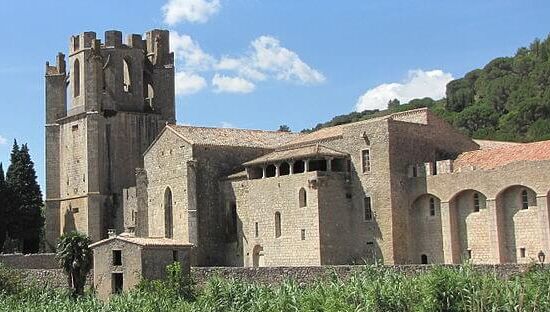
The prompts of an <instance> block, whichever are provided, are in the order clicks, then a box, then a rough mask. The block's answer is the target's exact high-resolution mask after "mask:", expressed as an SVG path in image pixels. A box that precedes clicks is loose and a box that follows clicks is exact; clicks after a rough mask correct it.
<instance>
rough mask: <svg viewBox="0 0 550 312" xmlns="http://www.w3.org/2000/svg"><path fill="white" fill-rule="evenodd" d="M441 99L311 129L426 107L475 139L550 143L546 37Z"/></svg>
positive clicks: (453, 85) (394, 105)
mask: <svg viewBox="0 0 550 312" xmlns="http://www.w3.org/2000/svg"><path fill="white" fill-rule="evenodd" d="M446 96H447V97H446V99H442V100H439V101H434V100H432V99H430V98H424V99H416V100H412V101H410V102H409V103H407V104H401V105H400V104H399V103H398V102H395V101H390V103H388V107H389V108H388V109H387V110H383V111H378V110H374V111H364V112H353V113H350V114H347V115H341V116H337V117H334V118H333V119H332V120H331V121H329V122H326V123H321V124H318V125H317V126H316V127H315V128H313V129H305V130H304V131H305V132H308V131H312V130H317V129H320V128H324V127H329V126H334V125H339V124H345V123H349V122H354V121H359V120H364V119H368V118H373V117H378V116H382V115H386V114H389V113H393V112H398V111H404V110H409V109H413V108H419V107H430V108H431V109H432V110H433V111H434V112H435V113H437V114H438V115H440V116H442V117H443V118H445V119H446V120H447V121H449V122H450V123H452V124H453V125H454V126H455V127H457V128H458V129H460V130H461V131H463V132H464V133H466V134H468V135H470V136H472V137H473V138H477V139H491V140H505V141H537V140H547V139H550V36H549V37H548V38H547V39H546V40H543V41H541V40H538V39H537V40H535V41H534V42H533V43H531V45H530V46H529V47H528V48H525V47H524V48H520V49H518V51H517V52H516V54H515V55H514V56H513V57H499V58H496V59H494V60H492V61H491V62H489V64H487V65H486V66H485V67H484V68H482V69H476V70H473V71H471V72H469V73H467V74H466V75H465V76H464V77H463V78H460V79H456V80H453V81H451V82H450V83H449V84H447V90H446Z"/></svg>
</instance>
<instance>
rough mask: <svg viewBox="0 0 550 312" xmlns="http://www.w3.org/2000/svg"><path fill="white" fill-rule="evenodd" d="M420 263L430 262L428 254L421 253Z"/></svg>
mask: <svg viewBox="0 0 550 312" xmlns="http://www.w3.org/2000/svg"><path fill="white" fill-rule="evenodd" d="M420 263H422V264H428V256H426V255H421V256H420Z"/></svg>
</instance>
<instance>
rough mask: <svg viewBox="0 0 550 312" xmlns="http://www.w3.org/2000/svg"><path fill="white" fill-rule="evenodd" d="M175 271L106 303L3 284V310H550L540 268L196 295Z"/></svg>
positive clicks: (548, 282)
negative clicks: (503, 274) (504, 274)
mask: <svg viewBox="0 0 550 312" xmlns="http://www.w3.org/2000/svg"><path fill="white" fill-rule="evenodd" d="M171 270H173V273H174V274H173V275H172V277H171V278H168V279H167V280H166V281H162V282H144V283H142V285H141V286H140V287H138V288H137V289H136V290H134V291H132V292H130V293H127V294H123V295H118V296H115V297H113V299H111V300H110V301H109V302H106V303H103V302H101V301H99V300H98V299H96V298H95V297H94V296H93V294H92V293H89V294H87V295H85V296H84V297H78V298H73V297H71V295H70V293H69V292H67V291H63V290H52V289H40V288H36V287H34V288H27V289H22V290H19V291H18V292H15V293H13V292H11V293H10V292H7V293H5V292H4V293H3V292H2V289H1V288H0V293H3V294H0V311H211V312H214V311H220V312H221V311H262V312H264V311H265V312H270V311H273V312H275V311H277V312H279V311H338V312H345V311H549V310H550V270H548V269H541V268H540V267H536V266H533V268H532V269H531V270H529V271H528V272H526V273H524V274H522V275H518V276H515V277H512V278H510V279H508V280H504V279H499V278H498V277H496V275H494V274H490V273H479V272H478V271H475V270H474V269H473V268H472V267H470V266H463V267H460V268H448V267H436V268H434V269H433V270H431V271H430V272H428V273H423V274H419V275H416V276H405V275H403V274H401V273H397V272H395V271H394V270H392V269H387V268H384V267H366V268H365V269H364V270H363V271H360V272H358V273H357V274H355V275H354V276H352V277H351V278H349V279H346V280H343V279H340V278H339V277H338V276H336V275H335V274H333V275H332V276H329V277H328V278H325V279H323V280H320V281H318V282H314V283H311V284H309V285H299V284H297V283H296V282H293V281H287V282H285V283H283V284H281V285H279V286H265V285H259V284H253V283H246V282H239V281H235V280H225V279H220V278H213V279H211V280H209V281H208V282H207V284H206V285H205V286H204V287H203V288H201V289H195V290H194V294H193V293H190V292H189V291H190V290H191V289H189V288H188V287H187V288H186V287H185V285H182V283H181V282H180V281H181V279H179V277H178V276H181V275H180V273H178V272H177V268H175V267H172V268H171ZM0 272H1V271H0ZM0 274H1V273H0ZM0 277H1V276H0Z"/></svg>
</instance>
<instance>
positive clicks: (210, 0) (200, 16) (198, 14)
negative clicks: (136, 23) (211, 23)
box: [162, 0, 221, 25]
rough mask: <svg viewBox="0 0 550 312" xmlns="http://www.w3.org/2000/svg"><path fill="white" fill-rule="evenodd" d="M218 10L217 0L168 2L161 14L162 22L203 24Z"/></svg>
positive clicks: (176, 0)
mask: <svg viewBox="0 0 550 312" xmlns="http://www.w3.org/2000/svg"><path fill="white" fill-rule="evenodd" d="M220 8H221V4H220V1H219V0H168V3H166V4H165V5H164V6H162V12H163V14H164V22H165V23H166V24H168V25H175V24H177V23H179V22H191V23H204V22H206V21H208V18H210V16H212V15H214V14H216V13H218V11H219V10H220Z"/></svg>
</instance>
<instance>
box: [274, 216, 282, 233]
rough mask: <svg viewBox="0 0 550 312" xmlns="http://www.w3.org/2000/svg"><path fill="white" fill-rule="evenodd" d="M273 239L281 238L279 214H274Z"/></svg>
mask: <svg viewBox="0 0 550 312" xmlns="http://www.w3.org/2000/svg"><path fill="white" fill-rule="evenodd" d="M275 237H277V238H279V237H281V213H280V212H278V211H277V212H276V213H275Z"/></svg>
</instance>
